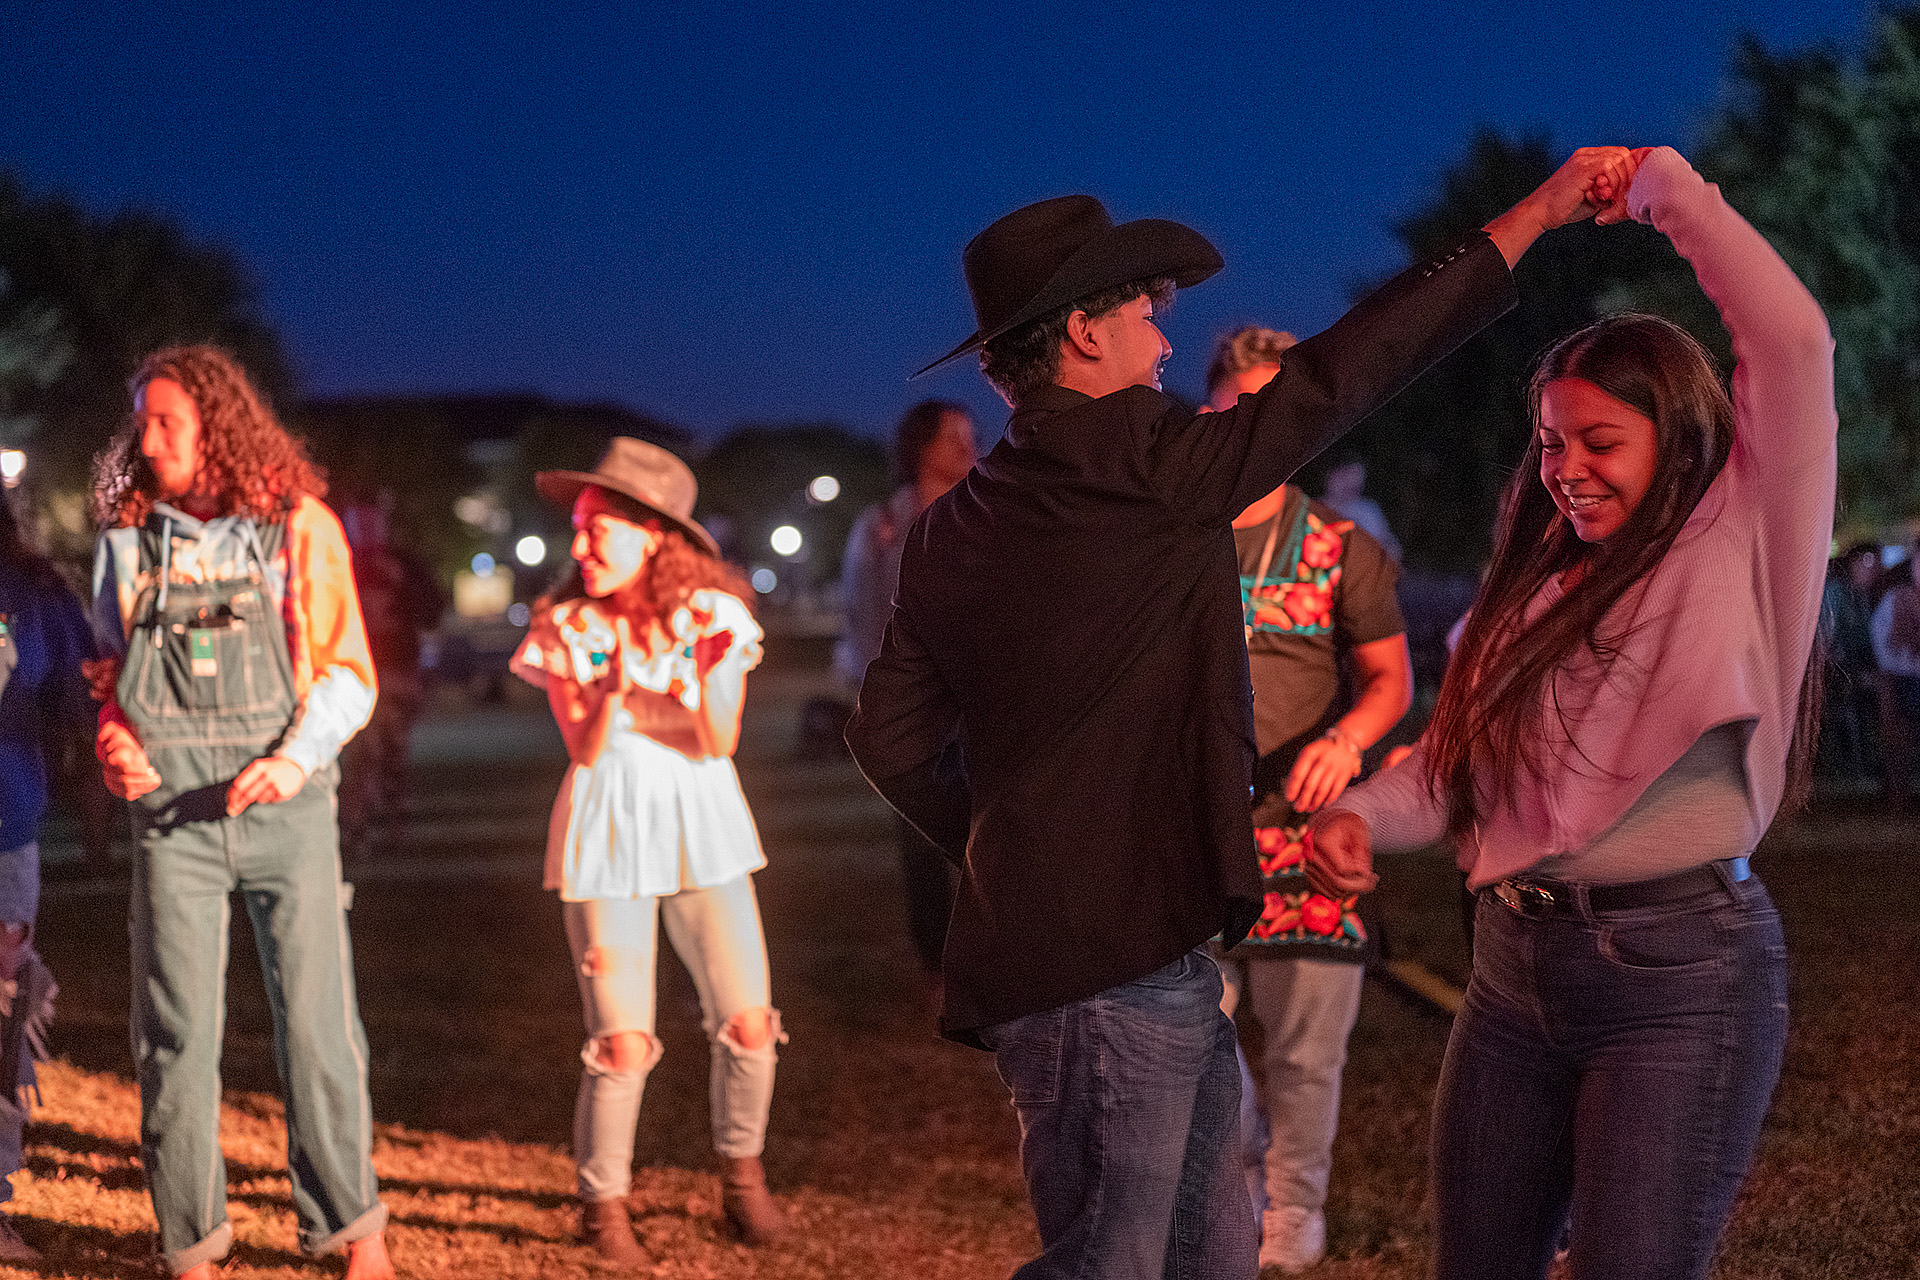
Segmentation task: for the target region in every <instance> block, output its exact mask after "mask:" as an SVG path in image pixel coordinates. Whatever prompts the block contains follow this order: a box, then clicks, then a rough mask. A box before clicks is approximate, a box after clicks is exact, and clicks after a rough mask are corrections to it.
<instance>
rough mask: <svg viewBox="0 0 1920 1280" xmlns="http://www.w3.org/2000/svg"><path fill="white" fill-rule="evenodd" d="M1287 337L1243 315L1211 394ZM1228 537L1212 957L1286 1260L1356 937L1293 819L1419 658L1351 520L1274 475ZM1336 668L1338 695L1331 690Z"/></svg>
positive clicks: (1246, 376) (1406, 703) (1374, 724)
mask: <svg viewBox="0 0 1920 1280" xmlns="http://www.w3.org/2000/svg"><path fill="white" fill-rule="evenodd" d="M1293 345H1294V338H1293V335H1291V334H1288V333H1281V332H1277V331H1275V330H1272V329H1260V328H1253V327H1249V328H1244V329H1241V330H1239V331H1238V332H1236V333H1233V334H1230V335H1228V336H1227V337H1225V338H1222V339H1221V340H1220V342H1219V343H1218V345H1217V346H1216V348H1215V351H1214V356H1213V363H1212V364H1211V366H1209V368H1208V370H1207V406H1206V407H1207V409H1208V410H1209V411H1215V412H1220V411H1225V410H1227V409H1231V408H1233V406H1234V405H1235V403H1236V402H1237V401H1238V400H1239V398H1240V397H1241V396H1242V395H1250V394H1252V393H1254V392H1257V391H1258V390H1260V388H1261V387H1264V386H1265V385H1266V384H1267V383H1268V382H1270V381H1272V379H1273V377H1274V375H1275V374H1277V373H1278V372H1279V371H1280V360H1281V356H1282V354H1283V353H1284V352H1285V351H1286V350H1287V348H1289V347H1291V346H1293ZM1233 540H1234V549H1235V552H1236V553H1237V555H1238V556H1239V561H1240V583H1241V600H1242V608H1243V609H1244V612H1245V625H1246V633H1247V659H1248V666H1249V668H1250V669H1251V673H1252V676H1253V727H1254V735H1255V740H1256V745H1257V747H1258V750H1259V759H1258V762H1257V763H1256V765H1255V766H1254V802H1253V825H1254V839H1255V844H1256V846H1257V847H1258V849H1259V855H1260V871H1261V875H1262V876H1263V878H1264V886H1263V888H1264V901H1263V908H1262V911H1261V915H1260V919H1259V920H1258V921H1257V922H1256V923H1255V924H1254V926H1253V929H1252V932H1250V933H1249V934H1248V935H1247V939H1246V941H1245V942H1243V943H1242V944H1241V945H1240V946H1238V947H1235V948H1234V949H1233V950H1232V951H1231V952H1230V953H1228V956H1227V959H1226V961H1225V963H1224V964H1223V965H1222V967H1221V973H1222V976H1223V977H1224V979H1225V981H1226V987H1227V999H1226V1002H1225V1003H1224V1004H1223V1006H1222V1007H1223V1009H1224V1010H1225V1012H1226V1013H1227V1014H1228V1015H1229V1016H1231V1015H1232V1014H1233V1012H1234V1008H1235V1006H1236V1005H1237V1006H1238V1007H1239V1008H1241V1009H1242V1010H1243V1011H1244V1012H1245V1013H1246V1014H1250V1015H1251V1017H1252V1019H1253V1020H1254V1021H1255V1022H1257V1023H1258V1024H1259V1026H1260V1029H1261V1031H1262V1033H1263V1039H1264V1048H1263V1052H1262V1054H1261V1064H1262V1067H1263V1070H1262V1071H1261V1072H1260V1074H1259V1076H1258V1077H1257V1079H1258V1081H1259V1087H1258V1089H1257V1090H1256V1091H1254V1092H1252V1093H1249V1094H1248V1095H1247V1096H1246V1098H1245V1101H1244V1102H1243V1104H1242V1108H1241V1117H1242V1128H1243V1132H1242V1135H1241V1136H1242V1139H1243V1140H1244V1141H1247V1143H1248V1146H1249V1161H1248V1163H1249V1191H1250V1192H1251V1194H1252V1196H1253V1202H1254V1207H1255V1208H1256V1209H1257V1210H1262V1211H1263V1212H1262V1213H1261V1233H1260V1265H1261V1266H1262V1267H1263V1268H1264V1267H1277V1268H1278V1269H1279V1270H1281V1271H1283V1272H1287V1273H1292V1272H1296V1271H1300V1270H1304V1269H1305V1268H1306V1267H1309V1266H1311V1265H1312V1264H1313V1263H1315V1262H1318V1261H1319V1260H1320V1258H1321V1257H1322V1256H1323V1255H1324V1254H1325V1252H1326V1238H1327V1222H1326V1214H1325V1209H1326V1202H1327V1178H1328V1174H1329V1172H1330V1170H1331V1168H1332V1164H1333V1137H1334V1130H1335V1127H1336V1126H1337V1124H1338V1122H1339V1118H1340V1072H1341V1069H1342V1068H1343V1067H1344V1066H1345V1065H1346V1060H1347V1036H1348V1034H1349V1033H1350V1032H1352V1030H1353V1023H1354V1019H1355V1018H1356V1017H1357V1016H1358V1015H1359V1012H1360V985H1361V980H1362V978H1364V977H1365V975H1366V969H1365V960H1366V947H1367V929H1366V927H1365V925H1364V924H1363V923H1362V921H1361V917H1360V899H1359V897H1358V895H1351V896H1347V897H1343V898H1330V897H1327V896H1325V895H1323V894H1320V893H1317V892H1315V891H1314V889H1313V887H1312V886H1311V885H1310V884H1308V883H1307V875H1306V865H1305V860H1304V858H1303V856H1302V849H1301V844H1300V835H1301V831H1302V829H1303V828H1304V826H1305V823H1306V816H1307V815H1308V814H1310V813H1312V812H1314V811H1315V810H1316V809H1319V808H1320V807H1321V806H1322V805H1325V804H1329V803H1331V802H1332V801H1334V800H1336V799H1338V798H1339V796H1340V793H1341V792H1342V791H1344V790H1346V787H1347V784H1348V783H1349V782H1351V781H1352V780H1353V779H1354V778H1356V777H1358V776H1359V774H1360V757H1361V753H1362V752H1364V751H1366V750H1367V748H1369V747H1371V746H1373V744H1374V743H1376V742H1378V741H1379V740H1380V739H1381V738H1382V737H1384V736H1386V734H1387V732H1388V731H1389V730H1391V729H1392V728H1393V726H1394V725H1395V724H1397V723H1399V721H1400V718H1401V717H1402V716H1404V715H1405V714H1406V712H1407V708H1408V707H1410V706H1412V705H1413V661H1412V658H1411V657H1410V655H1409V654H1408V651H1407V636H1406V630H1407V628H1406V623H1405V621H1404V620H1403V619H1402V618H1401V616H1400V605H1399V602H1398V600H1396V598H1395V596H1394V582H1395V580H1396V578H1397V577H1398V567H1397V565H1396V564H1395V561H1394V558H1393V556H1392V555H1390V554H1389V553H1388V552H1387V550H1386V548H1384V547H1382V546H1381V545H1380V544H1379V543H1378V542H1377V541H1375V540H1374V538H1373V537H1372V536H1371V535H1370V534H1369V533H1367V531H1366V530H1364V529H1361V528H1357V527H1356V526H1355V524H1354V522H1353V521H1352V520H1343V519H1341V518H1340V517H1339V515H1338V513H1336V512H1335V511H1333V510H1332V509H1331V508H1329V507H1327V506H1324V505H1322V504H1321V503H1319V502H1314V501H1311V500H1309V499H1308V497H1307V495H1306V493H1305V492H1304V491H1303V490H1301V489H1300V488H1299V487H1298V486H1296V485H1291V484H1288V485H1282V486H1281V487H1280V488H1278V489H1275V490H1274V491H1273V492H1272V493H1270V494H1268V495H1267V496H1266V497H1264V498H1262V499H1260V501H1258V502H1256V503H1254V504H1253V505H1252V506H1250V507H1248V508H1247V509H1246V510H1245V511H1243V512H1241V513H1240V515H1239V516H1238V517H1237V518H1235V520H1234V521H1233ZM1343 667H1345V668H1347V669H1348V670H1350V672H1351V680H1352V684H1353V688H1354V692H1353V696H1352V698H1351V700H1350V705H1348V701H1349V700H1347V699H1343V698H1342V697H1341V696H1340V695H1341V693H1342V687H1341V686H1342V683H1343V682H1342V678H1341V676H1342V668H1343ZM1243 1065H1244V1062H1243ZM1244 1083H1245V1082H1244V1079H1243V1089H1244ZM1250 1110H1255V1111H1257V1114H1254V1115H1249V1111H1250ZM1262 1131H1264V1132H1265V1133H1266V1134H1267V1135H1268V1139H1267V1142H1266V1143H1265V1144H1264V1148H1265V1149H1264V1153H1263V1155H1264V1158H1263V1159H1260V1158H1258V1157H1256V1155H1255V1152H1256V1151H1257V1150H1258V1148H1259V1147H1260V1146H1261V1145H1262V1144H1260V1143H1259V1141H1258V1135H1259V1134H1260V1133H1261V1132H1262Z"/></svg>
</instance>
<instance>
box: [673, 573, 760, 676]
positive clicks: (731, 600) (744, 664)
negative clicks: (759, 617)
mask: <svg viewBox="0 0 1920 1280" xmlns="http://www.w3.org/2000/svg"><path fill="white" fill-rule="evenodd" d="M687 607H688V611H689V615H690V616H689V619H688V621H689V623H691V629H692V630H693V631H694V632H695V634H696V636H697V638H696V639H695V640H694V658H695V662H696V663H697V665H698V667H699V670H700V675H701V677H702V678H705V677H706V676H707V674H708V673H709V672H711V671H712V670H713V669H714V668H716V667H719V666H722V665H726V666H730V667H732V668H734V669H735V670H737V671H738V672H739V673H740V674H741V675H745V674H746V673H747V672H749V671H751V670H753V669H754V668H755V667H757V666H759V665H760V659H761V658H762V657H764V656H765V653H766V651H765V649H764V647H763V646H762V644H761V641H762V640H763V639H765V637H766V633H765V632H764V631H762V630H761V629H760V624H759V623H757V622H755V621H754V620H753V614H752V613H751V612H749V611H748V609H747V606H746V604H745V603H744V602H742V601H741V600H740V598H739V597H737V596H734V595H730V594H729V593H727V592H725V591H715V590H711V589H706V590H701V591H696V592H694V593H693V595H691V596H690V597H688V599H687ZM674 621H675V630H676V631H679V630H680V629H681V628H680V621H681V620H680V619H679V617H678V616H676V617H675V619H674Z"/></svg>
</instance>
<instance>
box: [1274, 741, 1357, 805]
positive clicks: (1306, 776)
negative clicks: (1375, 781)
mask: <svg viewBox="0 0 1920 1280" xmlns="http://www.w3.org/2000/svg"><path fill="white" fill-rule="evenodd" d="M1359 775H1360V753H1359V751H1357V750H1355V749H1354V746H1353V742H1352V740H1351V739H1350V738H1347V737H1346V736H1345V735H1344V734H1343V735H1341V736H1340V737H1338V738H1336V737H1334V736H1333V735H1332V734H1329V735H1328V736H1326V737H1324V738H1316V739H1314V740H1313V741H1312V742H1309V743H1308V744H1307V745H1306V746H1304V747H1302V748H1301V749H1300V754H1299V756H1297V757H1296V758H1295V759H1294V762H1293V769H1292V770H1291V771H1290V772H1289V773H1288V774H1287V803H1288V804H1290V805H1292V806H1293V808H1294V811H1295V812H1296V813H1312V812H1313V811H1314V810H1316V809H1319V808H1322V807H1324V806H1326V805H1330V804H1332V803H1333V802H1334V801H1335V800H1338V799H1339V798H1340V793H1341V792H1343V791H1345V790H1346V789H1347V784H1348V783H1349V782H1352V781H1353V780H1354V779H1355V778H1356V777H1358V776H1359Z"/></svg>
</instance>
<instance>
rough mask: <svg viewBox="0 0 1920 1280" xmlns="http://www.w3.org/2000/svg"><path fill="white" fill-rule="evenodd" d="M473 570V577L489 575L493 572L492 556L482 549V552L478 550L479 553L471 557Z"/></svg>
mask: <svg viewBox="0 0 1920 1280" xmlns="http://www.w3.org/2000/svg"><path fill="white" fill-rule="evenodd" d="M473 572H474V576H475V577H479V578H484V577H487V576H489V575H490V574H492V572H493V557H492V556H490V555H488V554H487V553H486V552H484V551H482V552H480V553H479V554H478V555H476V556H474V558H473Z"/></svg>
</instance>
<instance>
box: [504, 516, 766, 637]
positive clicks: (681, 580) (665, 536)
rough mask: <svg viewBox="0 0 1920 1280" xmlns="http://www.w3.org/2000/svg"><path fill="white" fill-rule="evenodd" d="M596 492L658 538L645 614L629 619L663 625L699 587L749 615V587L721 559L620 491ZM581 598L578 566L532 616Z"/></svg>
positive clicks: (649, 567)
mask: <svg viewBox="0 0 1920 1280" xmlns="http://www.w3.org/2000/svg"><path fill="white" fill-rule="evenodd" d="M595 487H596V488H600V492H601V493H603V494H605V495H606V496H607V500H608V502H609V503H610V504H611V505H612V506H613V507H614V508H616V509H617V510H618V511H619V512H620V514H621V515H622V516H623V517H625V518H626V519H628V520H631V521H633V522H634V523H635V524H643V525H646V526H648V527H649V528H651V529H654V530H656V531H657V532H659V533H660V535H661V542H660V546H659V547H658V548H657V549H656V550H655V551H654V553H653V555H652V556H651V557H650V558H649V559H648V560H647V564H646V568H645V569H644V570H643V572H644V573H645V574H646V580H647V589H646V603H647V609H648V612H647V615H646V616H644V617H636V618H633V619H631V621H633V622H636V623H639V624H642V625H644V624H646V623H647V622H648V621H650V620H652V619H654V618H658V619H659V620H660V621H661V622H662V623H663V624H664V623H665V621H666V620H667V619H668V618H671V617H672V616H673V611H674V610H675V609H678V608H679V607H680V606H681V605H683V604H685V603H686V602H687V597H689V596H691V595H692V594H693V593H694V592H696V591H700V590H703V589H711V590H714V591H724V592H726V593H727V594H728V595H730V596H734V597H736V598H738V599H739V601H740V603H742V604H744V605H746V606H747V611H748V612H749V613H751V612H753V611H754V608H753V596H754V592H753V587H752V586H751V585H749V584H748V582H747V580H746V579H745V578H744V577H742V576H741V574H740V571H739V570H738V569H735V568H734V567H733V566H732V565H730V564H728V563H727V562H726V561H725V560H720V559H716V558H715V557H713V556H710V555H708V554H707V553H706V552H705V551H703V550H701V549H700V548H699V547H697V546H695V545H694V543H693V541H692V540H691V539H689V538H688V537H687V536H686V535H685V534H684V533H681V532H680V531H679V530H677V529H671V528H668V527H667V526H666V525H664V524H663V523H662V522H661V520H660V518H659V517H658V516H656V515H654V514H653V513H652V512H651V511H649V510H647V509H646V508H645V507H643V506H641V505H640V504H638V503H636V502H634V501H633V500H631V499H630V498H628V497H627V496H626V495H625V494H623V493H618V492H616V491H614V490H612V489H607V488H601V487H600V486H597V485H596V486H595ZM586 594H587V587H586V583H585V582H584V581H582V579H581V577H580V566H579V565H577V564H576V565H574V566H573V569H572V570H571V571H570V572H569V573H568V574H567V576H566V577H564V578H562V579H561V580H560V581H559V582H558V583H556V584H554V586H553V588H552V589H551V590H550V591H548V592H547V593H546V594H545V595H543V596H541V597H540V598H539V599H538V600H536V601H534V605H533V609H534V613H535V614H536V615H544V614H546V613H548V612H549V611H551V610H552V608H553V607H554V606H555V605H557V604H561V603H563V602H565V601H568V600H578V599H580V598H581V597H582V596H585V595H586Z"/></svg>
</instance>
